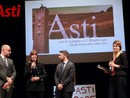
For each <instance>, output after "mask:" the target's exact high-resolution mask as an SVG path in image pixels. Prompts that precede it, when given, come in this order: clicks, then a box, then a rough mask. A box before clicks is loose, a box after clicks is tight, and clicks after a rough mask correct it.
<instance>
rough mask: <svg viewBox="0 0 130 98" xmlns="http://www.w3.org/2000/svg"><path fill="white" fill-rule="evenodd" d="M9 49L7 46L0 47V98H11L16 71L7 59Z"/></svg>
mask: <svg viewBox="0 0 130 98" xmlns="http://www.w3.org/2000/svg"><path fill="white" fill-rule="evenodd" d="M10 54H11V48H10V46H9V45H6V44H4V45H2V47H1V54H0V98H11V96H12V92H13V88H14V79H15V77H16V70H15V66H14V63H13V60H12V59H10V58H9V56H10Z"/></svg>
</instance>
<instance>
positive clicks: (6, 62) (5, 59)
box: [4, 58, 8, 67]
mask: <svg viewBox="0 0 130 98" xmlns="http://www.w3.org/2000/svg"><path fill="white" fill-rule="evenodd" d="M4 61H5V64H6V67H8V61H7V58H4Z"/></svg>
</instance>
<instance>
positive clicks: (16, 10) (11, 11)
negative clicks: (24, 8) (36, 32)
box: [0, 4, 21, 18]
mask: <svg viewBox="0 0 130 98" xmlns="http://www.w3.org/2000/svg"><path fill="white" fill-rule="evenodd" d="M20 10H21V5H20V4H18V5H13V6H11V7H5V6H3V5H1V4H0V17H7V18H8V17H13V18H15V17H20Z"/></svg>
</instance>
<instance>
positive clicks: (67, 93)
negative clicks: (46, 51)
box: [54, 50, 75, 98]
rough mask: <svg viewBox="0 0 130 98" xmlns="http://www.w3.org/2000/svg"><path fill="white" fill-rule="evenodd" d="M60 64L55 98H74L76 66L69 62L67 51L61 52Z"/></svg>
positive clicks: (57, 68)
mask: <svg viewBox="0 0 130 98" xmlns="http://www.w3.org/2000/svg"><path fill="white" fill-rule="evenodd" d="M58 58H59V59H60V63H59V64H58V65H57V67H56V71H55V75H54V80H55V84H56V91H55V98H72V95H73V92H74V91H75V89H74V85H75V65H74V63H72V62H71V61H69V53H68V51H67V50H61V51H59V56H58Z"/></svg>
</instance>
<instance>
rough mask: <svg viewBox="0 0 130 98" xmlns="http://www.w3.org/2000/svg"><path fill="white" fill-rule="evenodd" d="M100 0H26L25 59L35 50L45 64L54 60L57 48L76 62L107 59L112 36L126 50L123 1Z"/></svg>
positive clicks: (109, 55) (109, 53) (110, 51)
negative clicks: (66, 51) (68, 54)
mask: <svg viewBox="0 0 130 98" xmlns="http://www.w3.org/2000/svg"><path fill="white" fill-rule="evenodd" d="M99 1H100V3H99ZM99 1H98V2H97V1H96V0H92V1H91V2H90V1H87V0H86V1H85V0H81V1H80V3H79V2H78V0H71V1H67V2H66V0H63V1H60V0H56V1H55V2H54V1H51V0H48V1H45V0H43V1H25V12H26V13H25V15H26V56H27V59H28V55H29V53H30V51H31V50H32V49H36V50H37V51H38V53H39V55H40V59H42V61H43V62H44V63H46V64H51V63H57V61H58V60H57V54H58V53H59V51H60V50H68V51H69V53H70V54H71V56H72V57H73V59H72V61H73V62H76V63H79V62H99V61H107V60H109V59H110V57H111V56H112V54H111V53H112V42H113V40H115V39H119V40H121V41H122V44H123V45H124V46H123V51H125V44H124V42H125V39H124V27H123V12H122V1H121V0H118V1H117V0H106V1H104V2H102V0H99ZM119 9H120V10H119Z"/></svg>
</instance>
